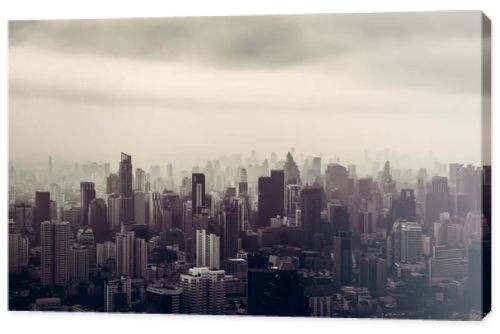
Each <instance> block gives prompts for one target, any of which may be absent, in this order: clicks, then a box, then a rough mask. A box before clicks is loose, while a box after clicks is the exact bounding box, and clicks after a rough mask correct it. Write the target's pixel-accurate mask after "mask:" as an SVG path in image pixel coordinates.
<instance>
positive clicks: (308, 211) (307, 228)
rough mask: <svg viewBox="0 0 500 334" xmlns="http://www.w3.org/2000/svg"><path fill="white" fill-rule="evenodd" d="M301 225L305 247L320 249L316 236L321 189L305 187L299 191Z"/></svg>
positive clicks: (319, 231) (319, 229) (317, 232)
mask: <svg viewBox="0 0 500 334" xmlns="http://www.w3.org/2000/svg"><path fill="white" fill-rule="evenodd" d="M300 210H301V214H302V217H301V224H302V225H301V226H302V234H303V237H304V241H303V242H304V246H305V247H306V248H307V249H314V250H321V249H320V248H321V245H318V244H317V242H316V241H317V238H316V236H320V237H322V234H321V189H320V188H317V187H305V188H303V189H302V190H301V192H300Z"/></svg>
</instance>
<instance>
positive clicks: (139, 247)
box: [134, 238, 148, 278]
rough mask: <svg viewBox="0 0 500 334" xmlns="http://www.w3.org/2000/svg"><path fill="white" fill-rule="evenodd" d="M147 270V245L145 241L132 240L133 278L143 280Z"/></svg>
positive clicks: (140, 239) (139, 239)
mask: <svg viewBox="0 0 500 334" xmlns="http://www.w3.org/2000/svg"><path fill="white" fill-rule="evenodd" d="M147 268H148V244H147V242H146V240H145V239H142V238H135V239H134V277H138V278H145V277H146V272H147Z"/></svg>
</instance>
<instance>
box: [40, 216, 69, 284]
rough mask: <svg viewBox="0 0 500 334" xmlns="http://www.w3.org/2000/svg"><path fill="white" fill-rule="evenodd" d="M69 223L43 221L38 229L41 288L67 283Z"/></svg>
mask: <svg viewBox="0 0 500 334" xmlns="http://www.w3.org/2000/svg"><path fill="white" fill-rule="evenodd" d="M69 233H70V229H69V223H68V222H58V221H44V222H43V223H42V224H41V227H40V243H41V256H40V267H41V281H42V285H43V286H49V285H59V286H65V285H66V284H67V283H68V274H69V270H68V269H69V268H68V252H69Z"/></svg>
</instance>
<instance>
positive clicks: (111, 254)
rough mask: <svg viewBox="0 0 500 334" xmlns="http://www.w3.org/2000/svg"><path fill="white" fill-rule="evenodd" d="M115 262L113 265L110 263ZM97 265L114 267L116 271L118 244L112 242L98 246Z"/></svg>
mask: <svg viewBox="0 0 500 334" xmlns="http://www.w3.org/2000/svg"><path fill="white" fill-rule="evenodd" d="M110 262H113V263H110ZM96 264H97V266H100V267H107V268H108V269H111V268H110V267H113V268H114V269H113V270H112V271H115V270H116V268H115V267H116V244H115V243H114V242H112V241H106V242H104V243H102V244H100V243H98V244H96Z"/></svg>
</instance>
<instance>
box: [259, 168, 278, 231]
mask: <svg viewBox="0 0 500 334" xmlns="http://www.w3.org/2000/svg"><path fill="white" fill-rule="evenodd" d="M258 188H259V189H258V191H259V195H258V202H259V203H258V221H257V227H264V226H269V225H270V224H271V218H275V217H276V216H281V217H283V216H284V215H285V173H284V171H283V170H272V171H271V176H270V177H268V176H262V177H259V185H258Z"/></svg>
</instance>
